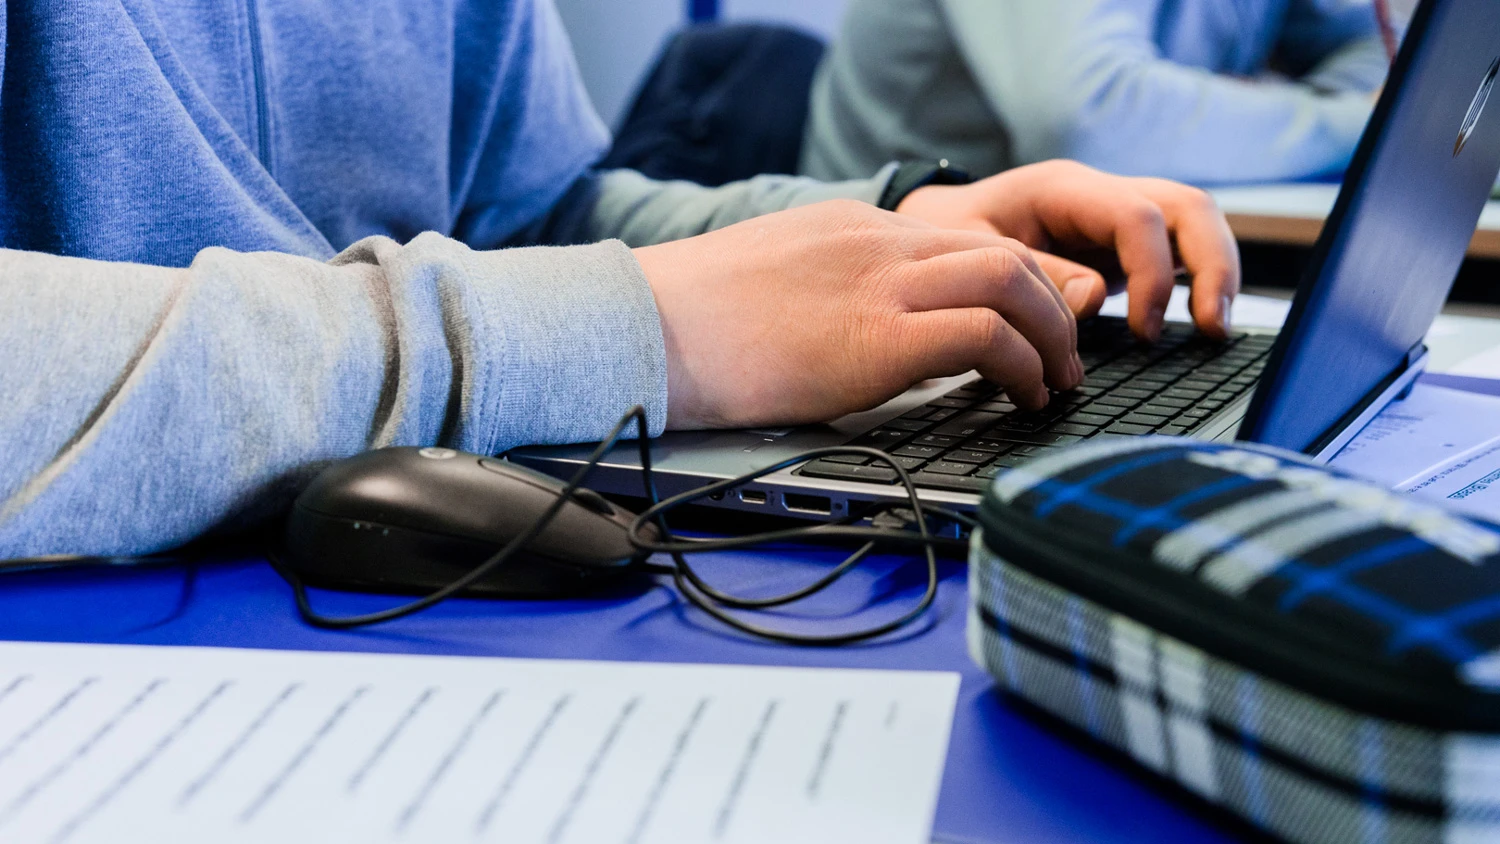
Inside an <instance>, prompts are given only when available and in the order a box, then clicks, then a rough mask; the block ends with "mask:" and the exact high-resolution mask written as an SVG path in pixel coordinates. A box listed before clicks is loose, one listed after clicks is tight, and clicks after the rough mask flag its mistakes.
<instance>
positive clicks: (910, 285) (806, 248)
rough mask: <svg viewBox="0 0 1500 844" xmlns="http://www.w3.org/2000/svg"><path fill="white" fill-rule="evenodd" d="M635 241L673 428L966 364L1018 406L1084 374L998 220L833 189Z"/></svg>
mask: <svg viewBox="0 0 1500 844" xmlns="http://www.w3.org/2000/svg"><path fill="white" fill-rule="evenodd" d="M635 256H636V258H637V259H638V260H639V261H640V264H641V268H642V269H643V270H644V271H645V274H646V279H647V281H648V282H649V283H650V285H651V290H652V293H653V294H654V295H655V297H656V304H657V309H658V311H659V312H660V314H661V323H662V332H663V334H664V335H665V338H666V346H667V381H668V384H667V396H668V409H667V425H668V427H671V428H674V429H685V428H705V427H746V426H754V425H767V424H777V425H781V424H794V423H803V422H822V421H826V420H829V419H835V418H837V417H839V416H842V415H844V414H846V413H851V412H854V411H858V410H865V409H868V408H871V407H874V406H876V405H878V404H880V403H881V402H884V401H886V400H887V399H890V398H892V397H894V396H896V395H899V394H900V393H901V392H903V391H904V390H906V389H907V388H908V387H910V386H911V385H912V384H915V383H917V382H919V381H922V380H924V379H927V378H936V377H942V376H949V375H960V374H962V373H964V372H967V371H969V370H971V369H977V370H978V371H979V374H980V375H983V376H984V377H985V378H988V379H990V380H991V381H993V382H995V383H997V384H1000V385H1001V386H1003V387H1005V389H1006V391H1007V392H1008V393H1009V395H1010V397H1011V400H1012V401H1014V402H1015V403H1016V404H1017V405H1020V406H1022V407H1025V408H1029V409H1036V408H1039V407H1041V406H1043V405H1044V404H1046V403H1047V400H1048V393H1047V388H1048V387H1051V388H1052V389H1055V390H1066V389H1070V388H1072V387H1075V386H1077V385H1078V384H1079V383H1080V382H1081V381H1082V380H1083V364H1082V362H1081V361H1080V360H1079V358H1078V352H1077V324H1076V323H1075V322H1074V320H1073V317H1072V315H1071V314H1070V313H1069V311H1068V306H1067V304H1066V303H1065V302H1064V301H1063V298H1062V295H1061V294H1060V293H1059V292H1058V291H1057V289H1056V288H1055V287H1053V286H1052V284H1051V282H1049V281H1047V279H1046V276H1045V274H1044V273H1043V272H1042V270H1041V268H1040V267H1038V266H1037V264H1036V262H1035V260H1034V259H1033V258H1032V256H1031V254H1030V252H1029V250H1028V249H1027V248H1026V247H1025V246H1023V245H1022V244H1020V243H1018V242H1017V241H1014V240H1009V239H1006V238H1003V237H1000V236H998V235H996V234H994V233H981V232H966V231H944V230H941V229H938V228H936V227H934V226H931V225H929V224H927V223H923V222H921V221H919V220H914V219H910V218H906V217H902V216H900V215H898V214H892V213H889V212H886V211H881V210H879V209H876V208H873V207H871V206H869V205H865V204H863V203H859V202H853V201H837V202H826V203H822V204H819V205H812V206H808V207H805V208H798V209H794V210H791V211H783V212H780V213H776V214H769V215H766V216H764V217H758V218H756V219H753V220H749V221H746V222H743V223H739V224H737V225H733V226H729V227H727V228H723V229H720V230H718V231H715V232H711V233H709V234H704V235H700V236H698V237H692V238H687V239H685V240H679V241H674V242H671V243H664V244H660V245H657V246H648V247H643V248H639V249H636V250H635Z"/></svg>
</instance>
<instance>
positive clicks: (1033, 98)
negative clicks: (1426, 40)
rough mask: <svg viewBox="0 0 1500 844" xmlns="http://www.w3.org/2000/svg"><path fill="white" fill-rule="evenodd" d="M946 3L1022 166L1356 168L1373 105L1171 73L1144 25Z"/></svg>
mask: <svg viewBox="0 0 1500 844" xmlns="http://www.w3.org/2000/svg"><path fill="white" fill-rule="evenodd" d="M942 2H943V6H944V10H945V13H946V15H947V17H948V25H949V28H950V30H951V31H952V33H953V37H954V38H955V40H956V41H957V44H958V47H959V49H960V51H961V53H962V54H963V58H964V61H965V64H966V65H967V66H968V67H969V69H970V71H971V72H972V73H973V75H974V78H975V80H976V82H977V83H978V85H979V87H980V89H981V91H982V92H983V95H984V96H985V98H986V99H988V100H989V101H990V103H991V105H992V107H993V108H994V110H995V112H996V113H997V114H1001V115H1004V118H1005V125H1006V128H1007V130H1008V131H1009V133H1010V135H1011V141H1012V146H1013V150H1014V154H1015V156H1016V158H1017V159H1018V160H1019V161H1022V162H1035V161H1042V160H1046V159H1050V158H1074V159H1078V160H1080V161H1083V162H1084V163H1087V164H1091V165H1094V166H1096V167H1100V168H1103V169H1106V170H1111V171H1116V172H1122V173H1127V174H1132V175H1136V174H1139V175H1155V176H1164V177H1168V178H1175V179H1180V180H1184V181H1190V182H1196V183H1200V184H1206V183H1213V182H1236V181H1276V180H1287V179H1299V178H1307V177H1310V176H1317V175H1323V174H1327V173H1332V172H1336V171H1338V170H1340V169H1341V168H1343V167H1344V166H1345V165H1346V164H1347V162H1348V158H1349V155H1350V153H1351V152H1352V150H1353V148H1354V145H1355V143H1356V141H1357V139H1358V137H1359V133H1360V132H1361V131H1362V130H1363V126H1364V123H1365V121H1366V119H1367V118H1368V114H1369V108H1370V102H1369V97H1368V96H1367V95H1364V94H1338V95H1324V94H1321V93H1320V92H1318V91H1316V90H1314V89H1313V88H1312V87H1311V86H1309V85H1304V84H1300V83H1289V82H1271V81H1264V82H1250V81H1245V80H1241V79H1236V78H1232V77H1228V76H1221V75H1218V74H1214V73H1211V72H1208V71H1205V70H1202V69H1199V68H1193V67H1187V66H1183V65H1179V64H1176V63H1174V62H1171V61H1168V60H1165V59H1162V58H1161V57H1160V56H1159V55H1158V54H1157V52H1156V50H1155V48H1154V46H1153V45H1152V43H1151V41H1150V38H1149V34H1148V33H1146V32H1144V30H1143V29H1142V26H1143V24H1142V22H1141V20H1140V19H1139V18H1138V17H1136V16H1133V15H1129V14H1124V13H1121V12H1118V11H1116V12H1112V13H1103V12H1100V11H1099V10H1098V9H1097V8H1096V6H1097V5H1098V4H1094V3H1084V2H1066V3H1047V4H1041V3H1022V2H1007V3H994V2H992V0H942Z"/></svg>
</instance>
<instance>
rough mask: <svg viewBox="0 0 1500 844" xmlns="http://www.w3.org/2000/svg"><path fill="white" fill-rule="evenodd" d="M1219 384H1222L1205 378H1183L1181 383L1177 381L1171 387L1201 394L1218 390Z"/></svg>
mask: <svg viewBox="0 0 1500 844" xmlns="http://www.w3.org/2000/svg"><path fill="white" fill-rule="evenodd" d="M1221 383H1223V382H1220V381H1213V380H1210V379H1207V378H1184V379H1182V380H1181V381H1178V382H1177V383H1176V384H1173V385H1172V386H1174V387H1176V388H1178V389H1180V390H1197V391H1199V392H1201V393H1211V392H1213V391H1214V390H1217V389H1219V384H1221Z"/></svg>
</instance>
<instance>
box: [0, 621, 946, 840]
mask: <svg viewBox="0 0 1500 844" xmlns="http://www.w3.org/2000/svg"><path fill="white" fill-rule="evenodd" d="M957 689H958V675H956V674H943V673H929V672H895V671H846V670H810V669H788V668H755V667H731V666H694V665H662V664H648V663H593V662H571V661H540V660H507V659H488V658H467V657H418V656H382V655H367V654H314V653H300V652H277V651H248V650H243V651H242V650H228V649H210V648H148V647H118V646H98V645H50V644H22V643H5V644H0V840H3V841H6V842H113V844H128V843H129V842H151V844H170V843H171V842H209V841H212V842H251V841H254V842H275V844H301V842H307V844H312V843H313V842H318V844H324V842H362V843H363V842H382V841H407V842H437V841H442V842H449V841H452V842H459V841H465V842H467V841H507V842H547V844H571V842H588V844H606V842H624V843H626V844H634V842H641V844H649V842H689V843H690V842H720V841H722V842H777V843H778V844H780V842H819V843H820V844H822V842H833V841H861V842H893V844H894V842H900V844H918V842H926V841H928V840H929V838H928V836H929V833H930V828H931V823H932V815H933V811H934V809H935V806H936V800H937V790H938V784H939V780H940V776H941V772H942V767H943V761H944V757H945V755H946V748H947V741H948V732H949V729H950V726H951V722H952V716H953V706H954V702H955V699H956V695H957Z"/></svg>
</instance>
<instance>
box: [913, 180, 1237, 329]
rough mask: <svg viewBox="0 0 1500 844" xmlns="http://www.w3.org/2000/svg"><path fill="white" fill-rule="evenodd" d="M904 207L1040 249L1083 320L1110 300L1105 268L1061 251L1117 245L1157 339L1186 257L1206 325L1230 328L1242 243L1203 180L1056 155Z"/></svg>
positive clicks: (1198, 317)
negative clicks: (1119, 172) (1111, 168)
mask: <svg viewBox="0 0 1500 844" xmlns="http://www.w3.org/2000/svg"><path fill="white" fill-rule="evenodd" d="M896 210H897V212H899V213H901V214H907V215H910V216H913V217H916V218H918V219H921V220H925V221H926V222H929V223H932V224H934V225H937V226H941V227H943V228H951V229H967V230H971V231H981V232H987V233H991V234H994V233H998V234H1001V235H1004V236H1006V237H1011V238H1015V239H1016V240H1019V241H1021V242H1022V243H1024V244H1026V245H1027V246H1029V247H1031V248H1032V249H1033V250H1035V252H1034V254H1035V255H1036V260H1037V263H1038V264H1040V265H1041V267H1042V269H1043V270H1045V271H1046V273H1047V275H1048V276H1049V277H1050V278H1051V280H1052V281H1053V282H1054V283H1055V284H1056V285H1057V287H1058V289H1059V290H1061V291H1062V294H1063V298H1064V299H1065V300H1066V301H1067V303H1068V307H1069V308H1070V309H1071V310H1072V311H1073V314H1074V316H1075V317H1077V318H1079V319H1084V318H1087V317H1090V316H1093V315H1094V314H1095V313H1097V312H1098V310H1099V307H1100V306H1101V305H1102V304H1103V303H1104V298H1105V296H1106V292H1107V291H1106V286H1105V280H1104V276H1103V275H1101V274H1100V273H1099V271H1098V270H1096V269H1093V268H1090V267H1087V266H1084V265H1083V264H1080V263H1077V262H1075V261H1070V260H1068V259H1067V258H1064V257H1061V256H1062V255H1070V254H1071V255H1075V256H1078V255H1084V254H1088V253H1097V252H1099V251H1100V250H1101V249H1105V250H1111V251H1113V252H1114V253H1115V255H1117V256H1118V260H1119V265H1120V268H1121V269H1122V270H1123V271H1124V273H1125V276H1126V279H1127V284H1126V289H1127V290H1128V291H1129V295H1130V312H1129V313H1130V316H1129V322H1130V327H1131V329H1132V330H1133V331H1134V332H1135V333H1136V334H1137V335H1139V336H1141V337H1144V338H1147V339H1149V340H1155V339H1157V338H1158V337H1159V336H1160V335H1161V326H1162V320H1163V318H1164V316H1165V314H1166V309H1167V300H1168V298H1169V297H1170V296H1171V293H1172V285H1173V279H1174V278H1175V277H1176V275H1177V268H1178V265H1179V261H1180V263H1181V265H1182V266H1183V267H1184V268H1185V269H1186V270H1187V272H1188V273H1189V274H1190V275H1191V276H1192V284H1193V290H1192V298H1191V300H1190V301H1191V307H1192V313H1193V321H1194V322H1195V323H1197V325H1198V328H1199V329H1200V330H1201V331H1203V332H1204V333H1205V334H1208V335H1210V336H1212V337H1218V338H1222V337H1224V336H1225V334H1226V333H1227V331H1228V329H1229V311H1230V305H1231V303H1232V301H1233V299H1234V297H1235V296H1236V295H1237V294H1238V293H1239V290H1240V258H1239V248H1238V246H1237V245H1236V244H1235V240H1234V234H1233V233H1232V232H1231V231H1230V230H1229V224H1228V223H1227V222H1226V221H1225V219H1224V215H1223V213H1222V212H1220V211H1219V208H1218V206H1217V205H1216V204H1215V203H1214V201H1213V198H1212V197H1210V196H1209V195H1208V194H1207V193H1204V192H1203V191H1201V190H1198V189H1197V188H1192V187H1188V186H1187V185H1182V184H1178V183H1176V182H1169V181H1166V180H1163V179H1142V178H1128V177H1124V176H1112V175H1109V174H1107V173H1102V172H1100V171H1098V170H1094V169H1093V168H1090V167H1086V166H1084V165H1082V164H1078V163H1076V162H1071V161H1049V162H1045V163H1042V164H1032V165H1029V166H1026V167H1018V168H1016V169H1014V170H1008V171H1006V172H1004V173H1001V174H1000V175H998V176H992V177H990V178H988V179H984V180H983V181H979V182H975V183H974V184H971V185H960V186H950V185H929V186H927V187H923V188H918V189H917V190H915V191H913V192H912V193H911V194H910V195H909V196H907V197H906V199H905V200H903V201H902V202H901V205H900V206H899V207H898V208H897V209H896ZM1049 253H1052V254H1049Z"/></svg>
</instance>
